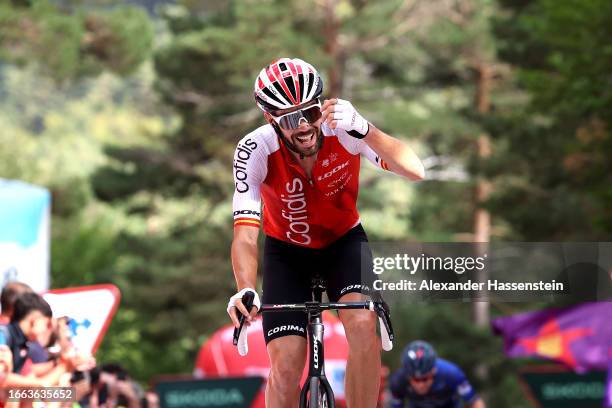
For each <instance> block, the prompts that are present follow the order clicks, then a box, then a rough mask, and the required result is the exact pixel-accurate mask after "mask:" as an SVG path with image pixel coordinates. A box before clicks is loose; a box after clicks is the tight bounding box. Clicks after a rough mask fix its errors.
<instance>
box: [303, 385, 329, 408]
mask: <svg viewBox="0 0 612 408" xmlns="http://www.w3.org/2000/svg"><path fill="white" fill-rule="evenodd" d="M325 385H326V384H322V383H321V382H320V380H319V379H318V378H311V379H310V396H309V398H308V408H331V407H333V404H332V405H331V407H330V404H329V399H328V398H329V395H328V394H327V388H328V387H326V386H325Z"/></svg>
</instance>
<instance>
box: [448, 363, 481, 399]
mask: <svg viewBox="0 0 612 408" xmlns="http://www.w3.org/2000/svg"><path fill="white" fill-rule="evenodd" d="M453 368H454V369H453V380H454V381H453V384H454V389H455V392H456V393H457V395H458V396H459V398H461V400H462V401H463V402H465V403H466V404H470V403H472V402H473V401H475V400H476V398H477V395H476V391H475V390H474V387H472V384H470V382H469V381H468V379H467V377H466V376H465V374H464V373H463V371H462V370H461V369H460V368H459V367H456V366H455V367H453Z"/></svg>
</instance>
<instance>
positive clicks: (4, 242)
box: [0, 179, 51, 292]
mask: <svg viewBox="0 0 612 408" xmlns="http://www.w3.org/2000/svg"><path fill="white" fill-rule="evenodd" d="M50 204H51V196H50V194H49V192H48V191H47V190H45V189H44V188H41V187H36V186H32V185H29V184H26V183H23V182H20V181H10V180H3V179H0V286H1V287H3V286H4V285H5V284H6V283H7V282H10V281H20V282H24V283H27V284H28V285H30V286H31V287H32V289H34V290H35V291H36V292H42V291H45V290H47V289H48V288H49V217H50Z"/></svg>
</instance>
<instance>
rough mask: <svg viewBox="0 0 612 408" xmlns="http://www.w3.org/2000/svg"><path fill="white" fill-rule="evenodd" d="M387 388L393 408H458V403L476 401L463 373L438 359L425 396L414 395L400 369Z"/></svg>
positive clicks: (460, 405)
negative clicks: (408, 407) (431, 381)
mask: <svg viewBox="0 0 612 408" xmlns="http://www.w3.org/2000/svg"><path fill="white" fill-rule="evenodd" d="M389 384H390V388H391V394H392V395H393V401H392V404H391V407H392V408H403V407H405V406H406V402H410V408H461V407H462V404H461V401H463V402H464V403H466V404H471V403H472V402H474V401H475V400H476V399H477V396H476V392H475V391H474V388H473V387H472V385H471V384H470V383H469V381H468V380H467V378H466V377H465V374H464V373H463V371H461V369H460V368H459V367H457V366H456V365H455V364H453V363H451V362H450V361H447V360H444V359H441V358H438V359H436V374H435V375H434V380H433V384H432V385H431V388H430V389H429V391H428V392H427V394H425V395H419V394H417V393H416V392H415V391H414V389H413V388H412V387H411V386H410V383H409V382H408V375H407V374H406V373H405V372H404V371H403V370H402V369H399V370H397V371H395V372H394V373H393V374H391V378H390V380H389Z"/></svg>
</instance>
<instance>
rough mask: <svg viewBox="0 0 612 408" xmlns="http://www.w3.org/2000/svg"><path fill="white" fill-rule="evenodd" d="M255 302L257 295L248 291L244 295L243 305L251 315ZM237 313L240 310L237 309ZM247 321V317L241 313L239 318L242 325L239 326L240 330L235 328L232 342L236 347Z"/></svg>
mask: <svg viewBox="0 0 612 408" xmlns="http://www.w3.org/2000/svg"><path fill="white" fill-rule="evenodd" d="M253 300H255V294H254V293H253V292H251V291H248V292H246V293H245V294H244V295H242V304H243V305H244V307H245V308H246V310H248V311H249V313H250V312H251V309H252V308H253ZM236 311H238V309H236ZM245 320H246V316H245V315H243V314H242V313H240V317H238V322H239V323H240V326H238V328H234V338H233V340H232V343H233V344H234V346H237V345H238V339H239V338H240V332H242V328H243V326H244V322H245Z"/></svg>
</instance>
